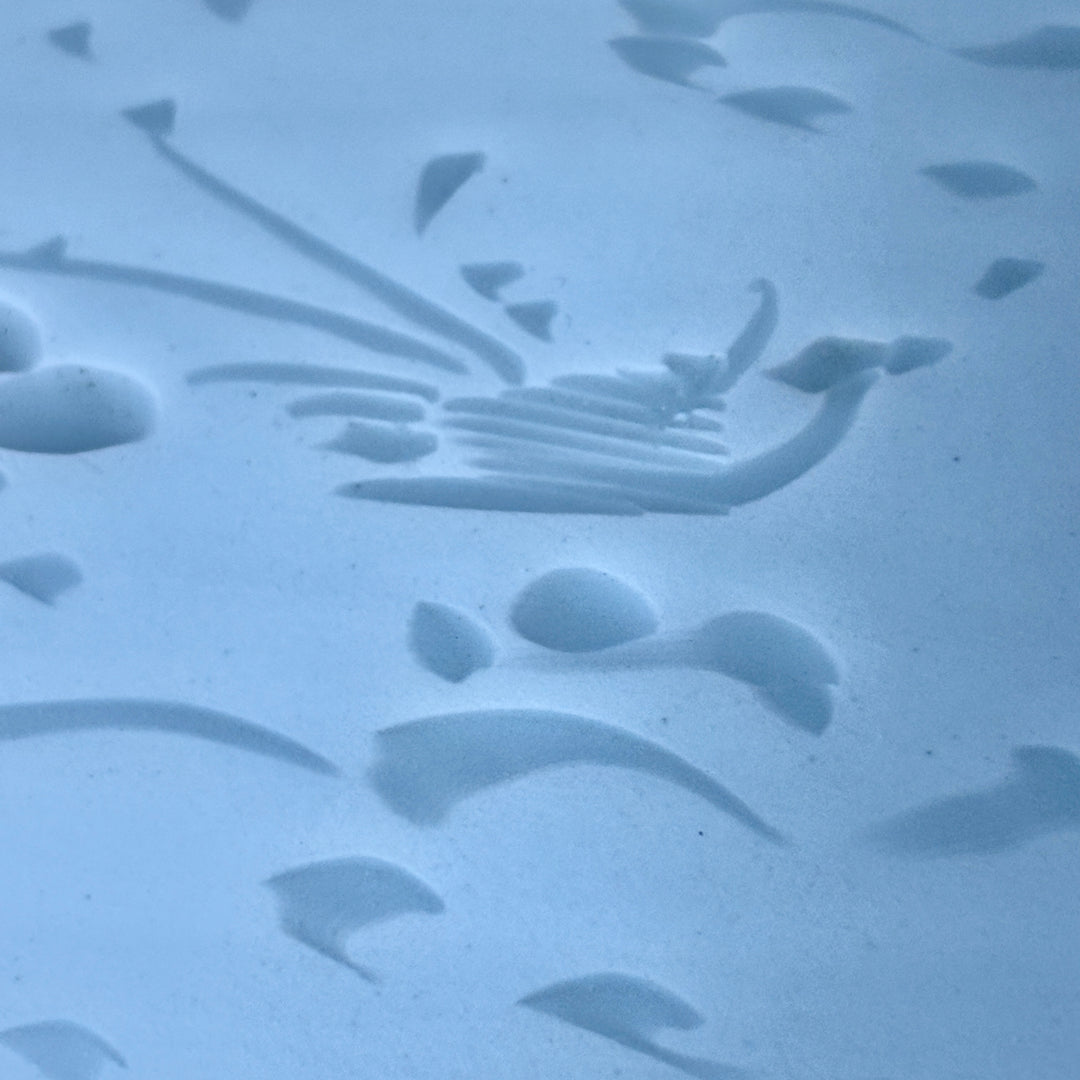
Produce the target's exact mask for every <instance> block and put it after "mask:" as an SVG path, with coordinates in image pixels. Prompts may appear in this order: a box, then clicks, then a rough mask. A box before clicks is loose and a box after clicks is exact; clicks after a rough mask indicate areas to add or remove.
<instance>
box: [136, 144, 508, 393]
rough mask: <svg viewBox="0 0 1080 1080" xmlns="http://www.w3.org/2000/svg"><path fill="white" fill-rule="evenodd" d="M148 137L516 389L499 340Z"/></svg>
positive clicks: (206, 185)
mask: <svg viewBox="0 0 1080 1080" xmlns="http://www.w3.org/2000/svg"><path fill="white" fill-rule="evenodd" d="M149 139H150V145H151V146H152V147H153V148H154V150H155V151H157V153H158V154H160V155H161V157H163V158H164V159H165V160H166V161H167V162H168V163H169V164H170V165H172V166H173V168H175V169H176V170H177V171H178V172H180V173H181V174H182V175H184V176H186V177H187V178H188V179H189V180H190V181H191V182H192V183H194V184H195V185H197V186H198V187H200V188H201V189H202V190H203V191H205V192H207V194H209V195H211V196H213V197H214V198H215V199H217V200H218V202H221V203H224V204H225V205H226V206H229V207H230V208H232V209H233V210H236V211H238V212H239V213H241V214H243V215H244V216H245V217H246V218H248V219H249V220H251V221H254V222H255V223H256V224H257V225H259V226H261V227H262V228H263V229H265V230H266V232H268V233H270V234H271V235H272V236H275V237H277V239H279V240H280V241H282V242H283V243H285V244H287V245H288V246H289V247H291V248H292V249H293V250H294V251H296V252H298V253H299V254H300V255H303V256H304V257H305V258H307V259H310V260H311V261H312V262H314V263H317V264H318V265H319V266H322V267H324V268H325V269H327V270H329V271H330V272H331V273H334V274H337V275H338V276H339V277H342V278H345V279H346V280H348V281H351V282H352V283H353V284H354V285H358V286H359V287H360V288H362V289H363V290H364V291H365V292H367V293H369V294H370V295H371V296H374V297H375V298H376V299H377V300H379V301H380V302H381V303H383V304H385V305H386V306H387V307H388V308H390V309H391V310H393V311H396V312H397V313H398V314H399V315H401V316H403V317H404V318H406V319H408V320H409V321H410V322H413V323H415V324H416V325H417V326H422V327H423V328H424V329H425V330H429V331H431V332H432V333H435V334H438V335H439V336H440V337H443V338H445V339H446V340H448V341H453V342H455V343H456V344H458V345H461V346H463V347H464V348H466V349H468V350H469V351H470V352H472V353H474V354H475V355H476V356H477V357H478V358H479V359H481V360H483V361H484V362H485V363H487V364H488V365H489V366H490V367H491V368H492V369H493V370H494V371H495V372H496V373H497V374H498V375H499V376H501V378H503V379H504V380H505V381H506V382H508V383H513V384H515V385H516V384H519V383H521V382H522V381H523V380H524V378H525V365H524V363H523V361H522V359H521V357H520V356H518V354H517V353H515V352H514V351H513V350H512V349H510V348H508V347H507V346H506V345H503V343H502V342H501V341H497V340H496V339H495V338H493V337H491V336H490V335H488V334H485V333H484V332H483V331H482V330H480V329H478V328H477V327H475V326H473V325H472V324H471V323H468V322H466V321H465V320H464V319H460V318H458V316H457V315H454V314H453V313H451V312H449V311H447V310H446V309H445V308H442V307H439V305H438V304H435V303H433V302H432V301H430V300H427V299H425V298H424V297H423V296H420V295H419V294H418V293H415V292H413V291H412V289H409V288H407V287H406V286H404V285H402V284H400V283H399V282H397V281H394V279H393V278H390V277H388V276H387V275H386V274H383V273H381V272H380V271H378V270H376V269H375V268H374V267H373V266H369V265H368V264H367V263H365V262H361V261H360V260H359V259H356V258H354V257H353V256H352V255H349V254H348V253H347V252H345V251H342V250H341V249H340V248H338V247H335V246H334V245H333V244H330V243H328V242H327V241H326V240H323V239H321V238H320V237H318V236H315V234H314V233H310V232H308V231H307V230H306V229H303V228H301V227H300V226H299V225H297V224H296V223H295V222H293V221H290V220H289V219H288V218H286V217H284V216H283V215H282V214H279V213H277V212H276V211H274V210H271V209H270V208H269V207H268V206H264V205H263V204H262V203H260V202H258V201H257V200H256V199H253V198H251V196H249V195H245V194H244V193H243V192H242V191H240V190H238V189H237V188H234V187H232V186H231V185H230V184H227V183H225V181H224V180H221V179H220V178H219V177H217V176H215V175H214V174H213V173H211V172H209V171H208V170H207V169H204V168H203V167H202V166H201V165H197V164H196V163H195V162H194V161H192V160H191V158H189V157H187V156H186V155H185V154H182V153H180V151H178V150H176V149H174V148H173V147H172V146H170V145H169V144H168V143H167V142H166V141H165V140H164V139H163V138H161V137H160V136H155V135H150V136H149Z"/></svg>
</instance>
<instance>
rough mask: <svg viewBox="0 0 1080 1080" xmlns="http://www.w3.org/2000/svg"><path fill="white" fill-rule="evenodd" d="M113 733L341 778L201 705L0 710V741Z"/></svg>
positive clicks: (114, 702) (322, 762) (102, 703)
mask: <svg viewBox="0 0 1080 1080" xmlns="http://www.w3.org/2000/svg"><path fill="white" fill-rule="evenodd" d="M110 729H111V730H116V731H159V732H165V733H168V734H171V735H190V736H192V737H193V738H196V739H206V740H207V741H208V742H214V743H218V744H220V745H222V746H233V747H236V748H237V749H239V750H247V751H248V752H249V753H252V754H260V755H262V756H263V757H270V758H276V759H277V760H278V761H284V762H286V763H287V764H289V765H296V766H297V767H298V768H301V769H308V770H309V771H311V772H316V773H321V774H322V775H324V776H338V775H340V773H339V770H338V768H337V766H336V765H334V764H333V762H331V761H328V760H327V759H326V758H324V757H322V756H321V755H320V754H317V753H315V751H313V750H309V749H308V748H307V747H306V746H304V745H302V744H301V743H298V742H296V741H295V740H293V739H290V738H288V737H287V736H285V735H279V734H278V733H277V732H275V731H271V730H270V729H269V728H265V727H262V726H261V725H259V724H253V723H251V722H250V721H248V720H241V719H240V718H239V717H236V716H230V715H229V714H228V713H223V712H218V711H217V710H215V709H204V708H202V707H200V706H198V705H183V704H178V703H176V702H172V701H150V700H143V699H138V698H94V699H90V698H87V699H81V700H72V701H40V702H33V703H32V704H24V705H3V706H0V740H3V739H29V738H33V737H35V736H39V735H55V734H61V733H65V732H78V731H98V730H110Z"/></svg>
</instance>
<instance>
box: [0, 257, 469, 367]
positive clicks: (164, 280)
mask: <svg viewBox="0 0 1080 1080" xmlns="http://www.w3.org/2000/svg"><path fill="white" fill-rule="evenodd" d="M0 266H3V267H8V268H9V269H13V270H29V271H31V272H36V273H46V274H60V275H63V276H66V277H78V278H87V279H89V280H91V281H103V282H107V283H108V284H111V285H125V286H132V287H135V288H142V289H153V290H154V291H155V292H161V293H168V294H170V295H172V296H181V297H184V298H185V299H187V300H196V301H198V302H200V303H203V304H211V305H213V306H214V307H219V308H225V309H226V310H228V311H236V312H239V313H240V314H242V315H252V316H255V317H257V318H260V319H270V320H273V321H274V322H281V323H289V324H291V325H293V326H306V327H309V328H310V329H312V330H317V331H319V332H320V333H323V334H328V335H329V336H331V337H335V338H338V339H339V340H341V341H347V342H349V343H350V344H353V345H361V346H363V348H365V349H370V350H371V351H372V352H377V353H383V354H384V355H387V356H400V357H403V358H405V359H407V360H419V361H420V362H421V363H425V364H432V365H433V366H434V367H437V368H441V369H442V370H443V371H454V372H458V373H461V372H465V371H468V367H467V365H466V364H465V363H464V362H463V361H461V360H459V359H458V358H457V357H456V356H452V355H450V353H447V352H443V350H442V349H438V348H436V347H435V346H434V345H430V344H428V343H427V342H426V341H421V340H420V339H419V338H415V337H412V336H411V335H409V334H402V333H400V332H398V331H397V330H391V329H390V328H389V327H386V326H379V325H378V324H377V323H372V322H367V321H366V320H364V319H357V318H354V317H353V316H351V315H344V314H342V313H341V312H338V311H332V310H330V309H328V308H321V307H317V306H315V305H314V304H305V303H303V302H302V301H299V300H291V299H289V298H288V297H284V296H275V295H273V294H272V293H264V292H259V291H257V290H256V289H248V288H244V287H243V286H240V285H228V284H225V283H224V282H220V281H207V280H205V279H204V278H196V277H189V276H187V275H185V274H171V273H168V272H166V271H164V270H152V269H149V268H148V267H143V266H124V265H121V264H118V263H109V262H101V261H98V260H92V259H70V258H68V257H67V256H66V255H64V256H61V257H59V258H52V259H44V258H41V257H40V256H39V255H35V253H34V252H33V251H31V252H12V251H2V252H0Z"/></svg>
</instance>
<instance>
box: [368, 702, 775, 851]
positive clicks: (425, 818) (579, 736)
mask: <svg viewBox="0 0 1080 1080" xmlns="http://www.w3.org/2000/svg"><path fill="white" fill-rule="evenodd" d="M375 740H376V745H377V748H378V752H379V757H378V760H377V761H376V762H375V764H374V765H373V767H372V769H371V771H370V773H369V776H370V779H371V782H372V784H373V786H374V787H375V790H376V791H377V792H378V793H379V795H380V797H381V798H382V799H383V801H384V802H386V804H387V805H388V806H389V807H390V808H391V809H392V810H394V811H395V812H397V813H399V814H401V815H402V816H403V817H405V818H408V820H410V821H412V822H414V823H416V824H418V825H433V824H437V823H438V822H439V821H441V820H442V819H443V818H444V817H445V816H446V814H447V813H448V812H449V810H450V809H451V808H452V807H453V806H454V805H455V804H456V803H457V802H459V801H460V800H462V799H464V798H466V797H468V796H469V795H472V794H475V793H476V792H479V791H482V790H484V789H485V788H489V787H493V786H494V785H496V784H502V783H506V782H508V781H510V780H514V779H517V778H518V777H521V776H525V775H527V774H529V773H533V772H537V771H539V770H541V769H550V768H553V767H556V766H565V765H576V764H590V765H606V766H615V767H619V768H624V769H633V770H635V771H637V772H643V773H648V774H649V775H651V776H654V777H656V778H657V779H661V780H666V781H668V782H669V783H672V784H675V785H676V786H677V787H681V788H683V789H684V790H685V791H688V792H690V793H691V794H693V795H697V796H699V797H700V798H702V799H704V800H705V801H706V802H708V803H711V804H712V805H713V806H715V807H716V808H717V809H719V810H722V811H723V812H724V813H726V814H730V815H731V816H732V817H734V818H735V819H736V821H738V822H740V823H741V824H742V825H744V826H746V827H747V828H748V829H750V830H752V831H753V832H755V833H757V834H758V835H759V836H762V837H764V838H765V839H767V840H770V841H772V842H773V843H784V837H783V836H782V835H781V834H780V833H779V832H777V831H776V829H774V828H773V827H772V826H771V825H769V824H768V823H767V822H765V821H763V820H762V818H760V817H759V816H758V815H757V814H756V813H755V812H754V811H753V810H751V809H750V807H749V806H747V805H746V803H744V802H743V801H742V800H741V799H739V798H737V797H736V796H735V795H733V794H732V793H731V792H730V791H728V789H727V788H725V787H724V786H723V785H721V784H720V783H718V782H717V781H716V780H714V779H713V778H712V777H711V776H709V775H708V774H707V773H705V772H703V771H702V770H701V769H698V768H697V767H696V766H694V765H691V764H690V763H689V762H688V761H686V760H684V759H683V758H681V757H679V756H678V755H677V754H674V753H672V752H671V751H670V750H667V749H665V748H664V747H662V746H660V745H658V744H657V743H654V742H650V741H649V740H647V739H643V738H641V737H640V736H638V735H634V734H632V733H631V732H629V731H625V730H623V729H622V728H618V727H614V726H613V725H611V724H603V723H600V722H599V721H597V720H589V719H586V718H585V717H582V716H574V715H572V714H570V713H556V712H541V711H537V710H533V709H517V710H510V709H492V710H487V711H480V712H465V713H450V714H447V715H444V716H431V717H427V718H425V719H422V720H413V721H411V722H409V723H405V724H399V725H397V726H396V727H390V728H384V729H383V730H382V731H379V732H377V733H376V736H375Z"/></svg>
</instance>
